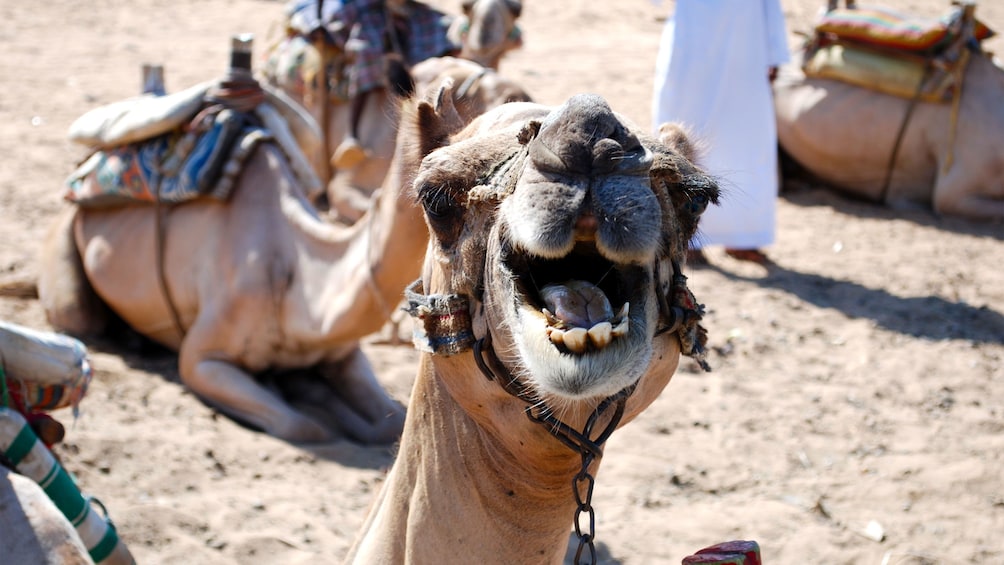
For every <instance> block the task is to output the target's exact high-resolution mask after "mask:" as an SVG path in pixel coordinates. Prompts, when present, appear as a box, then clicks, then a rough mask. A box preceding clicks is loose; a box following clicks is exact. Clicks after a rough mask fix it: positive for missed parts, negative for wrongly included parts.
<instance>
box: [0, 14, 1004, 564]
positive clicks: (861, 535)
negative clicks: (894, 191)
mask: <svg viewBox="0 0 1004 565" xmlns="http://www.w3.org/2000/svg"><path fill="white" fill-rule="evenodd" d="M821 3H822V2H817V1H811V2H810V1H808V0H784V2H783V4H784V8H785V13H786V15H787V17H788V24H789V30H790V31H791V32H794V31H798V30H805V29H807V27H808V22H810V21H811V19H812V18H813V17H814V16H815V14H816V11H817V7H818V6H819V5H820V4H821ZM434 4H435V5H437V6H439V7H442V8H444V9H447V10H450V11H454V10H457V9H458V8H457V5H458V4H459V2H455V1H453V0H450V1H445V0H444V1H437V2H434ZM947 4H948V2H942V1H941V0H886V2H885V5H887V6H891V7H895V8H900V9H904V10H913V11H915V12H918V13H922V14H926V15H931V16H934V15H939V14H941V13H942V11H943V10H944V9H945V8H946V7H947ZM612 5H614V4H613V3H605V2H576V1H573V0H546V1H545V0H527V1H526V6H525V10H524V18H523V27H524V32H525V40H526V45H525V48H524V49H523V50H522V51H521V52H518V53H515V54H513V55H512V56H511V57H509V59H507V60H506V61H504V63H503V72H504V73H506V74H508V75H510V76H511V77H513V78H515V79H516V80H519V81H521V82H522V83H523V84H524V85H525V86H526V88H527V89H528V90H529V91H530V92H531V93H532V94H533V95H534V96H535V97H536V98H537V99H538V100H539V101H542V102H545V103H560V102H562V101H563V100H564V99H565V98H567V97H568V96H569V95H571V94H574V93H577V92H583V91H588V92H597V93H599V94H602V95H603V96H605V97H607V99H608V100H609V101H610V102H611V105H612V106H613V107H614V108H615V109H617V110H619V111H621V112H622V113H625V114H627V115H628V116H629V117H631V118H633V119H634V120H635V121H637V122H638V123H640V124H643V125H647V124H648V123H649V106H650V99H651V86H652V69H653V66H654V60H655V54H656V49H657V45H658V40H659V34H660V30H661V25H662V24H661V21H662V17H664V16H665V14H667V13H668V12H669V11H670V9H671V3H669V5H666V6H661V7H660V6H655V5H653V4H651V3H650V2H647V1H636V2H624V3H617V5H618V6H620V7H619V8H618V9H617V10H612V9H610V8H609V6H612ZM281 9H282V4H280V3H278V2H271V1H263V0H217V1H216V2H211V3H210V2H197V1H195V0H172V1H167V0H136V1H133V2H129V3H126V4H124V3H119V2H111V1H108V0H95V1H93V2H87V3H79V2H71V1H69V0H51V1H49V2H32V3H28V2H5V3H3V4H2V6H0V52H3V53H4V57H3V58H2V60H0V71H2V72H0V76H2V77H3V78H2V79H0V80H2V81H3V83H2V84H3V89H2V94H0V123H2V124H3V125H2V128H3V135H2V136H0V154H3V155H5V158H4V161H3V165H2V166H0V234H2V242H3V243H2V244H0V276H3V277H30V276H32V274H33V272H34V271H33V270H34V262H35V257H36V254H37V251H38V248H39V242H40V240H41V238H42V234H43V233H44V231H45V229H46V227H47V225H48V224H49V222H50V220H51V218H52V217H53V216H54V215H55V214H56V212H57V211H59V210H60V209H62V208H63V207H64V206H65V204H64V203H63V202H62V200H61V190H62V189H61V183H62V181H63V179H64V178H65V176H66V175H67V174H68V173H69V172H70V170H71V169H72V167H73V165H74V164H75V162H76V161H77V160H78V159H79V158H80V157H82V156H83V149H82V148H79V147H76V146H74V145H72V144H70V143H69V142H68V141H66V131H67V128H68V126H69V124H70V123H71V122H72V121H73V120H74V119H75V118H76V117H78V116H79V115H81V114H82V113H84V112H85V111H87V110H89V109H91V108H94V107H95V106H98V105H101V104H106V103H110V102H113V101H116V100H119V99H122V98H126V97H128V96H132V95H134V94H136V93H137V92H138V89H139V86H140V84H139V83H140V79H139V76H140V75H139V68H140V65H141V64H142V63H144V62H160V63H164V64H166V66H167V85H168V88H169V89H170V90H179V89H181V88H184V87H187V86H189V85H192V84H195V83H196V82H201V81H203V80H207V79H211V78H215V77H217V76H219V75H220V73H222V72H223V71H224V69H225V66H226V64H227V60H228V57H227V52H228V45H229V41H228V38H229V36H230V35H232V34H234V33H239V32H248V31H250V32H253V33H255V34H256V37H257V38H258V42H257V44H256V51H257V52H258V53H259V54H260V53H261V52H262V51H263V50H264V47H265V45H266V43H267V41H266V40H267V38H270V37H272V38H274V37H276V35H277V28H276V24H277V21H278V20H279V15H280V13H281ZM980 13H981V15H982V17H983V18H984V19H985V20H986V21H988V22H989V23H990V24H991V25H993V26H995V27H997V28H998V29H1001V30H1004V4H1001V3H998V2H984V5H983V6H981V9H980ZM795 42H797V37H796V36H795V35H794V34H793V35H792V43H793V44H794V43H795ZM990 46H991V47H992V48H995V49H996V50H997V51H999V52H1001V51H1004V41H1002V40H1001V39H1000V38H998V39H996V40H994V41H993V42H991V44H990ZM778 206H779V220H778V239H777V243H776V245H774V246H772V247H771V248H770V250H769V251H770V254H771V256H772V257H773V259H774V261H775V262H776V264H775V265H774V266H772V267H770V268H762V267H758V266H751V265H748V264H740V263H737V262H735V261H733V260H731V259H730V258H728V257H726V256H724V255H723V254H721V253H720V252H715V251H712V252H711V254H710V255H711V261H712V266H711V267H710V268H705V269H700V270H694V271H692V272H691V273H690V275H691V288H692V289H693V290H694V291H695V293H696V294H697V296H698V298H699V299H701V300H702V301H703V302H705V303H706V304H707V306H708V309H709V313H708V316H707V318H706V325H707V327H708V329H709V331H710V334H711V346H712V348H713V352H712V355H711V359H710V360H711V363H712V365H713V366H714V371H713V372H712V373H701V372H698V371H697V370H696V368H695V367H693V366H690V365H685V366H684V368H683V369H682V370H681V371H680V372H679V373H678V374H677V375H676V378H675V379H674V380H673V382H672V383H671V384H670V385H669V387H668V388H667V389H666V391H665V392H664V394H663V395H662V397H661V398H660V399H659V400H658V401H657V402H656V403H655V404H654V405H653V406H652V407H651V408H650V409H649V410H648V411H647V412H646V413H644V414H643V415H642V416H641V417H639V418H638V419H637V421H635V422H633V423H632V424H631V425H630V426H628V427H626V428H624V429H622V430H620V431H619V432H618V433H617V434H615V435H614V436H613V437H612V438H611V439H610V441H609V443H608V447H607V451H606V457H605V458H604V459H605V460H604V463H603V468H602V472H601V474H600V476H599V478H598V482H597V485H596V494H595V498H594V504H595V507H596V509H597V534H598V540H599V544H600V549H601V555H602V557H603V560H604V562H610V563H623V564H631V565H635V564H648V563H679V560H680V559H681V558H682V557H683V556H685V555H687V554H689V553H691V552H692V551H694V550H696V549H698V548H701V547H704V546H707V545H710V544H713V543H717V542H720V541H724V540H728V539H755V540H757V541H758V542H759V543H760V544H761V546H762V549H763V555H764V559H765V562H766V563H770V564H773V565H781V564H801V563H826V564H828V565H838V564H875V565H878V564H885V565H894V564H906V563H910V564H960V565H961V564H971V563H986V564H990V563H1002V562H1004V386H1002V382H1004V277H1002V276H1001V273H1002V271H1001V265H1002V264H1004V244H1002V240H1004V226H1002V225H1001V224H999V223H998V224H978V223H971V222H966V221H960V220H951V219H941V218H938V217H935V216H933V215H932V214H930V213H928V212H925V211H907V212H903V211H896V212H893V211H890V210H887V209H883V208H881V207H878V206H875V205H872V204H866V203H860V202H855V201H851V200H847V199H844V198H842V197H840V196H837V195H835V194H833V193H831V192H829V191H826V190H824V189H822V188H821V187H811V186H810V187H802V188H801V189H799V190H797V191H794V192H787V193H785V194H784V195H782V197H781V198H780V199H779V202H778ZM0 318H3V319H5V320H8V321H12V322H16V323H21V324H25V325H28V326H32V327H36V328H43V329H44V328H48V326H47V324H46V321H45V317H44V314H43V313H42V311H41V309H40V307H39V305H38V303H37V302H36V301H34V300H26V299H13V298H4V299H0ZM89 346H90V348H91V351H92V359H93V362H94V365H95V367H96V378H95V381H94V383H93V385H92V388H91V390H90V393H89V394H88V396H87V397H86V398H85V399H84V402H83V405H82V408H83V412H82V415H81V416H80V418H79V419H78V420H76V421H75V422H74V421H73V420H72V415H71V414H70V413H69V412H68V411H63V412H59V413H57V416H58V417H59V418H61V419H62V420H63V421H64V422H65V423H67V424H68V427H69V431H68V439H67V442H66V443H65V444H64V445H62V446H61V447H60V448H59V449H58V452H59V454H60V456H61V457H62V458H63V461H64V462H65V464H66V466H67V467H68V468H69V469H70V470H71V471H72V472H73V473H74V474H75V475H76V477H77V478H78V479H79V482H80V484H81V485H82V487H83V488H84V489H85V490H86V491H87V492H88V493H90V494H93V495H95V496H97V497H98V498H100V499H101V500H102V501H103V502H104V504H105V505H106V506H107V508H108V510H109V512H110V513H111V515H112V517H113V519H114V521H115V523H116V524H117V526H118V528H119V532H120V533H121V536H122V537H123V539H124V540H125V541H126V542H127V543H128V544H129V545H130V547H131V549H132V551H133V552H134V554H135V555H136V557H137V558H138V561H139V562H140V563H143V564H169V563H179V564H181V563H184V564H193V563H207V564H228V563H255V564H259V563H270V564H271V563H276V564H288V563H337V562H339V561H340V559H341V557H342V556H343V555H344V554H345V552H346V550H347V548H348V546H349V544H350V543H351V541H352V538H353V535H354V532H355V531H356V530H357V528H358V527H359V526H360V524H361V522H362V520H363V517H364V514H365V512H366V509H367V507H368V505H369V503H370V500H371V499H372V496H373V494H374V491H375V489H376V488H378V486H379V483H380V480H381V476H382V475H383V473H384V472H385V470H386V469H387V467H388V466H389V465H390V464H391V462H392V453H391V452H390V451H389V450H386V449H376V448H363V447H359V446H356V445H353V444H351V443H344V442H343V443H337V444H333V445H329V446H325V447H323V448H319V449H315V450H309V451H307V450H303V449H299V448H296V447H293V446H291V445H288V444H286V443H284V442H281V441H277V440H275V439H273V438H270V437H267V436H264V435H262V434H259V433H256V432H253V431H250V430H248V429H245V428H243V427H241V426H239V425H237V424H235V423H234V422H232V421H231V420H229V419H227V418H225V417H222V416H220V415H218V414H217V413H215V412H214V411H213V410H211V409H209V408H207V407H206V406H204V405H203V404H202V403H200V402H199V401H198V400H197V399H196V398H194V397H193V396H192V395H191V394H189V393H187V392H186V391H185V390H184V388H183V387H182V386H181V385H180V384H179V383H178V377H177V369H176V365H175V359H174V357H173V356H170V355H161V356H155V357H149V356H145V357H144V356H140V355H138V354H136V353H132V352H130V351H128V350H125V349H123V348H122V347H120V346H117V345H116V344H108V343H97V342H95V343H90V344H89ZM366 349H367V351H368V353H369V354H370V356H371V358H372V360H373V362H374V364H375V366H376V368H377V370H378V372H379V376H380V379H381V380H382V382H384V383H385V384H386V386H387V387H388V389H389V390H390V391H391V392H392V393H393V394H394V395H395V396H396V397H398V398H400V399H401V400H402V401H403V400H406V399H407V396H408V394H409V391H410V386H411V381H412V376H413V371H414V361H415V354H414V352H413V351H412V350H411V348H410V347H389V346H377V345H373V344H368V345H367V347H366ZM869 524H873V525H872V526H871V527H872V531H874V530H875V529H876V528H878V529H880V530H881V531H882V536H881V539H875V538H872V537H869V536H868V535H867V534H866V528H867V527H868V526H869ZM0 535H3V533H2V532H0ZM2 561H3V559H2V556H0V562H2Z"/></svg>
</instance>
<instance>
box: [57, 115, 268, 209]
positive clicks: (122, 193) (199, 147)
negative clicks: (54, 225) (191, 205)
mask: <svg viewBox="0 0 1004 565" xmlns="http://www.w3.org/2000/svg"><path fill="white" fill-rule="evenodd" d="M217 110H218V111H215V112H203V113H202V114H199V116H197V117H196V119H195V120H193V122H192V124H190V126H189V127H188V128H186V129H187V131H185V130H184V129H177V130H174V131H171V132H168V133H166V134H162V135H159V136H157V137H154V138H151V139H148V140H145V141H140V142H136V143H130V144H126V145H120V146H117V147H111V148H107V149H103V150H100V151H97V152H95V153H93V154H92V155H91V156H90V157H89V158H88V159H87V160H86V161H84V163H83V164H81V165H80V166H79V167H77V169H76V170H75V171H74V172H73V174H71V175H70V177H69V178H68V179H67V181H66V184H67V191H66V193H65V194H64V198H66V200H69V201H70V202H73V203H75V204H78V205H80V206H85V207H91V208H96V207H109V206H118V205H124V204H130V203H135V202H147V203H153V202H157V201H160V202H169V203H179V202H184V201H187V200H191V199H194V198H198V197H200V196H211V197H214V198H218V199H226V198H228V197H229V189H230V188H231V187H232V185H231V184H229V183H227V184H225V185H223V187H222V188H220V187H218V186H217V184H218V183H217V181H219V179H220V177H221V173H222V169H223V166H224V165H225V164H226V161H227V159H228V158H229V157H230V153H231V150H232V149H233V147H234V144H235V142H236V141H237V140H238V138H239V137H241V136H242V135H245V134H246V133H247V131H245V130H247V129H249V128H248V127H246V126H245V116H244V115H243V114H241V113H240V112H235V111H232V110H226V109H224V110H219V109H218V108H217ZM86 181H89V182H86Z"/></svg>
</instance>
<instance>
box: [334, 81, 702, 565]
mask: <svg viewBox="0 0 1004 565" xmlns="http://www.w3.org/2000/svg"><path fill="white" fill-rule="evenodd" d="M417 111H418V112H419V113H420V114H427V115H430V116H431V115H434V114H435V112H433V110H432V108H431V107H430V106H429V105H428V104H421V105H419V106H418V109H417ZM663 131H664V135H663V138H664V139H666V140H671V139H677V140H679V141H682V142H685V141H686V138H685V137H683V136H682V135H681V133H680V130H679V129H664V130H663ZM686 154H689V151H687V150H684V151H681V150H679V149H677V148H676V147H674V146H671V145H667V144H666V143H663V142H661V141H658V140H655V139H653V138H651V137H648V136H646V135H645V134H643V133H641V132H640V130H639V128H637V127H635V126H632V125H630V124H629V123H628V122H627V121H625V119H623V118H621V117H619V116H618V115H617V114H615V113H614V112H613V111H612V110H611V109H610V107H609V106H608V105H607V103H606V102H605V101H604V100H603V99H602V98H600V97H598V96H594V95H578V96H575V97H573V98H571V99H570V100H568V102H566V103H565V104H564V105H562V106H560V107H557V108H550V107H545V106H541V105H537V104H531V103H515V104H508V105H505V106H502V107H500V108H497V109H495V110H492V111H489V112H488V113H486V114H484V115H483V116H481V117H480V118H478V119H477V120H475V121H474V122H473V123H472V124H470V125H469V126H468V127H466V128H465V129H464V130H462V131H461V132H460V133H459V134H457V135H456V136H454V137H452V138H451V139H450V142H449V144H448V145H446V146H444V147H442V148H440V149H437V150H435V151H433V152H431V153H430V154H428V155H427V156H426V157H425V158H424V160H423V162H422V166H421V169H420V170H419V172H418V175H417V177H416V179H415V182H414V188H415V191H416V195H415V196H416V198H417V200H418V202H419V203H420V204H421V206H422V207H423V208H424V210H425V216H426V219H427V223H428V227H429V231H430V233H431V238H430V241H429V246H428V251H427V253H426V259H425V264H424V267H423V270H422V277H421V279H420V280H419V281H417V282H416V283H415V284H414V285H412V286H411V287H410V288H409V292H408V293H407V295H406V296H407V302H408V310H409V312H410V313H411V314H412V316H413V317H415V318H416V322H415V325H416V328H417V329H416V334H415V341H416V345H417V346H418V347H419V349H420V350H421V351H422V354H421V358H420V362H419V367H418V374H417V378H416V382H415V385H414V389H413V392H412V395H411V403H410V405H409V408H408V416H407V419H406V422H405V430H404V433H403V436H402V439H401V444H400V449H399V454H398V457H397V460H396V462H395V464H394V466H393V468H392V469H391V471H390V473H389V475H388V477H387V479H386V481H385V482H384V485H383V487H382V490H381V491H380V493H379V494H378V497H377V500H376V502H375V504H374V506H373V508H372V509H371V513H370V515H369V516H368V518H367V519H366V521H365V525H364V527H363V529H362V532H361V533H360V535H359V537H358V538H357V540H356V542H355V543H354V545H353V547H352V549H351V550H350V554H349V556H348V561H349V562H352V563H446V562H456V559H457V558H458V556H462V560H463V561H464V562H469V563H560V562H561V560H562V557H563V555H564V553H565V550H566V547H567V539H568V532H569V526H570V524H571V523H572V522H573V518H574V519H575V520H576V527H577V528H579V527H580V526H582V535H581V536H580V545H579V552H580V553H583V552H592V551H593V550H594V548H593V545H592V543H593V542H592V540H593V538H594V532H593V531H592V527H591V521H592V520H591V519H592V508H591V507H590V504H589V500H590V493H591V490H592V484H593V478H594V477H595V475H596V471H597V468H598V465H599V460H600V457H601V455H602V446H603V442H604V441H605V439H606V438H607V437H608V436H609V435H610V434H611V433H612V432H613V431H614V429H615V428H616V427H617V426H619V425H623V424H624V423H626V422H629V421H630V420H632V419H633V418H634V417H636V416H637V415H638V414H639V413H640V412H641V411H642V410H644V409H645V408H646V407H647V406H648V405H649V404H650V403H651V402H652V401H653V400H654V399H655V398H656V397H657V396H658V395H659V394H660V393H661V392H662V390H663V388H664V387H665V386H666V384H667V383H668V382H669V380H670V378H671V377H672V375H673V373H674V371H675V370H676V368H677V365H678V363H679V361H680V355H681V352H682V354H684V355H690V356H693V357H695V358H697V359H698V360H699V361H700V362H701V363H703V358H702V357H703V344H704V341H705V339H706V336H705V334H704V331H703V329H702V328H701V327H700V326H699V324H698V321H699V320H700V318H701V313H702V307H701V306H700V305H699V304H698V303H697V302H696V300H695V299H694V297H693V295H692V294H691V293H690V292H689V291H688V290H687V287H686V277H684V276H683V275H682V274H681V272H680V263H681V262H682V261H683V260H684V257H685V250H686V245H687V242H688V241H689V239H690V238H691V236H692V235H693V234H694V231H695V230H696V228H697V222H698V217H699V215H700V214H701V212H703V210H704V209H705V208H706V206H707V205H709V204H711V203H715V202H717V197H718V188H717V186H716V184H715V183H714V181H713V180H712V179H711V178H709V177H708V176H706V175H705V174H704V173H702V172H701V171H700V170H699V169H698V168H696V167H695V166H694V165H693V164H692V163H691V162H690V161H689V160H688V159H687V158H686V157H685V156H684V155H686Z"/></svg>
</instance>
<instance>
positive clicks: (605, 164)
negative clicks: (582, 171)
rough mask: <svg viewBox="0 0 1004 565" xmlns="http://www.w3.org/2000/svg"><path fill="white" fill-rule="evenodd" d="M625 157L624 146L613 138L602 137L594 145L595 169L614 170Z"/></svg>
mask: <svg viewBox="0 0 1004 565" xmlns="http://www.w3.org/2000/svg"><path fill="white" fill-rule="evenodd" d="M623 158H624V147H623V146H621V144H620V143H618V142H616V141H614V140H613V139H610V138H607V139H601V140H599V141H597V142H596V144H595V145H593V171H595V172H608V171H612V170H613V169H614V168H615V167H616V166H617V163H618V162H619V161H621V160H622V159H623Z"/></svg>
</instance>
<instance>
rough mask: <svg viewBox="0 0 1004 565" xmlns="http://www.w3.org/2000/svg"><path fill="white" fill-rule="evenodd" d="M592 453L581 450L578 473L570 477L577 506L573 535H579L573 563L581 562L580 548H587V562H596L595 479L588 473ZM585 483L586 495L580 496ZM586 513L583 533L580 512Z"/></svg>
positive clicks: (577, 564)
mask: <svg viewBox="0 0 1004 565" xmlns="http://www.w3.org/2000/svg"><path fill="white" fill-rule="evenodd" d="M593 459H594V457H593V454H592V453H587V452H583V453H582V469H581V470H580V471H579V474H578V475H575V478H573V479H572V493H574V494H575V503H576V504H577V505H578V507H577V508H576V509H575V535H576V536H578V537H579V547H578V549H577V550H576V551H575V561H574V563H575V565H579V564H580V563H582V561H581V558H582V550H583V549H584V548H587V547H588V548H589V561H588V563H596V546H595V544H594V543H593V540H595V539H596V513H595V512H594V511H593V505H592V500H593V486H594V485H595V484H596V479H594V478H593V476H592V475H591V474H589V465H591V464H592V462H593ZM583 484H584V485H585V488H586V495H585V497H583V496H582V486H583ZM583 513H586V514H587V515H588V518H589V527H588V529H587V530H586V532H585V533H583V531H582V514H583Z"/></svg>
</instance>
